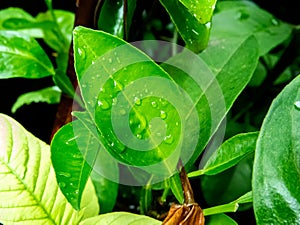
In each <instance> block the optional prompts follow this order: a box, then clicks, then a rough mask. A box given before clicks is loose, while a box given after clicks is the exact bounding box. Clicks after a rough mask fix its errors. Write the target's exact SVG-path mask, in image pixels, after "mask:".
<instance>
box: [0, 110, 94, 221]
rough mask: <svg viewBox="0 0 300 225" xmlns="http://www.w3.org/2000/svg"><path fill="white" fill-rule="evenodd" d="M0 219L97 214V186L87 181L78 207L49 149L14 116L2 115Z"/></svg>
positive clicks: (70, 217)
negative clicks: (70, 200)
mask: <svg viewBox="0 0 300 225" xmlns="http://www.w3.org/2000/svg"><path fill="white" fill-rule="evenodd" d="M0 180H1V186H0V222H1V223H4V224H5V225H9V224H57V225H59V224H78V223H79V221H81V220H82V219H83V218H87V217H91V216H95V215H97V212H98V204H97V199H96V195H95V190H94V188H93V185H92V183H91V182H88V185H87V186H86V189H85V191H84V194H83V198H82V208H81V210H80V211H75V210H74V209H73V208H72V206H71V205H70V204H69V203H68V202H67V200H66V199H65V197H64V196H63V194H62V193H61V191H60V190H59V187H58V185H57V182H56V180H55V173H54V170H53V167H52V164H51V161H50V149H49V146H48V145H46V144H45V143H44V142H42V141H40V140H39V139H37V138H36V137H34V136H33V135H32V134H30V133H29V132H27V131H26V130H25V129H24V128H23V127H22V126H21V125H20V124H19V123H17V122H16V121H14V120H13V119H12V118H10V117H8V116H5V115H3V114H1V115H0Z"/></svg>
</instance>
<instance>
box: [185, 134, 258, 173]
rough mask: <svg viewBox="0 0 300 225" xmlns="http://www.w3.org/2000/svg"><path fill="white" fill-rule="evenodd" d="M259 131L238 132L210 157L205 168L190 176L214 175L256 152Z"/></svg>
mask: <svg viewBox="0 0 300 225" xmlns="http://www.w3.org/2000/svg"><path fill="white" fill-rule="evenodd" d="M257 137H258V132H253V133H245V134H238V135H236V136H234V137H232V138H230V139H229V140H227V141H225V142H224V143H223V144H222V145H221V146H220V147H219V148H218V149H217V150H216V151H215V152H214V153H213V154H212V155H211V156H210V158H209V159H208V161H207V162H206V164H205V165H204V168H203V169H201V170H198V171H194V172H191V173H190V174H189V177H194V176H199V175H202V174H206V175H214V174H217V173H220V172H222V171H224V170H226V169H228V168H230V167H232V166H234V165H236V164H237V163H238V162H240V161H241V160H242V159H243V158H245V157H246V156H248V155H249V154H250V153H252V152H254V150H255V146H256V140H257Z"/></svg>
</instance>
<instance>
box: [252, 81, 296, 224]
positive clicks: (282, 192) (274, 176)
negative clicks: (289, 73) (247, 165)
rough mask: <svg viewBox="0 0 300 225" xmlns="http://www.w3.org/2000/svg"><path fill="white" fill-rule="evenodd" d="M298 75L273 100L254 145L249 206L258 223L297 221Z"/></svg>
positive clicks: (290, 222)
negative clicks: (251, 198)
mask: <svg viewBox="0 0 300 225" xmlns="http://www.w3.org/2000/svg"><path fill="white" fill-rule="evenodd" d="M299 134H300V76H298V77H296V78H295V79H294V80H293V81H292V82H291V83H290V84H289V85H287V86H286V87H285V88H284V89H283V91H282V92H281V93H280V94H279V95H278V96H277V97H276V98H275V100H274V101H273V103H272V105H271V107H270V109H269V112H268V114H267V115H266V117H265V119H264V122H263V125H262V128H261V131H260V134H259V137H258V140H257V146H256V153H255V161H254V171H253V173H254V175H253V203H254V211H255V216H256V220H257V223H258V224H299V221H300V195H299V193H300V186H299V181H300V169H299V168H300V158H299V156H300V138H299Z"/></svg>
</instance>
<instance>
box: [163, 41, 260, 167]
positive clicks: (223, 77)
mask: <svg viewBox="0 0 300 225" xmlns="http://www.w3.org/2000/svg"><path fill="white" fill-rule="evenodd" d="M199 56H200V58H195V56H193V55H191V54H190V53H189V52H183V53H180V54H177V55H176V56H174V57H172V58H171V59H170V60H168V61H167V62H166V63H165V64H163V65H162V66H163V68H164V69H165V70H166V71H167V72H168V73H169V74H171V76H172V77H173V79H174V80H175V81H176V82H177V83H178V84H180V86H181V87H182V88H183V89H184V90H185V91H186V92H187V93H188V94H189V96H190V97H191V98H192V101H193V102H194V104H195V105H196V108H197V111H198V115H199V124H200V132H199V134H200V135H199V141H198V146H197V148H196V149H195V151H194V154H193V156H192V158H191V160H190V164H189V165H188V167H190V165H191V164H192V163H193V162H195V161H196V159H197V158H198V157H199V155H200V153H201V152H202V151H203V149H204V148H205V146H206V145H207V143H208V141H209V139H210V138H211V136H212V135H213V134H214V133H215V131H216V130H217V128H218V127H219V126H220V124H221V121H222V120H223V119H224V117H225V115H226V113H227V112H228V111H229V109H230V108H231V106H232V105H233V103H234V101H235V100H236V98H237V97H238V95H239V94H240V93H241V92H242V90H243V89H244V88H245V87H246V85H247V83H248V82H249V81H250V79H251V76H252V74H253V72H254V70H255V68H256V65H257V62H258V47H257V42H256V40H255V38H253V37H250V38H245V39H240V38H230V39H222V40H215V41H212V42H210V44H209V46H208V47H207V48H206V49H205V50H204V51H203V52H202V53H200V54H199ZM172 65H176V66H177V67H178V68H179V69H178V68H175V67H173V66H172ZM183 71H188V72H189V74H187V73H186V72H183ZM188 117H189V113H186V116H185V118H188ZM220 136H221V137H222V134H221V135H220ZM222 138H223V137H222ZM219 144H220V143H219Z"/></svg>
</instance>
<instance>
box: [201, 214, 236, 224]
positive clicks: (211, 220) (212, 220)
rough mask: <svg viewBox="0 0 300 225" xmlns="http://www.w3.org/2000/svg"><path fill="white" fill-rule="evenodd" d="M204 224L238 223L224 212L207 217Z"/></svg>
mask: <svg viewBox="0 0 300 225" xmlns="http://www.w3.org/2000/svg"><path fill="white" fill-rule="evenodd" d="M205 224H206V225H238V224H237V222H235V221H234V220H233V219H231V218H230V217H229V216H226V215H225V214H216V215H212V216H210V217H208V219H207V221H206V223H205Z"/></svg>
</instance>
